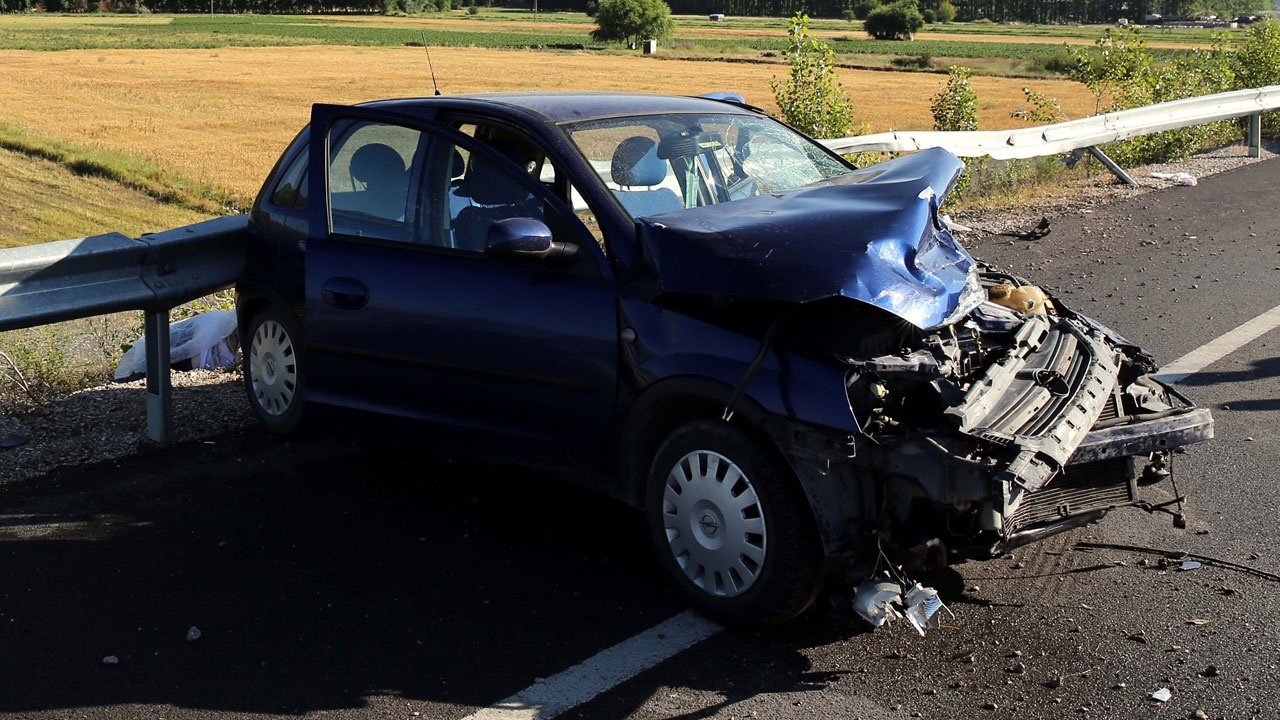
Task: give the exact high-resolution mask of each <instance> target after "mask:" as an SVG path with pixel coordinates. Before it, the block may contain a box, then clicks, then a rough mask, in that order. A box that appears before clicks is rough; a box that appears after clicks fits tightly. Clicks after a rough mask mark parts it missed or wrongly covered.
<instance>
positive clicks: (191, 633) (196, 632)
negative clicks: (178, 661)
mask: <svg viewBox="0 0 1280 720" xmlns="http://www.w3.org/2000/svg"><path fill="white" fill-rule="evenodd" d="M200 635H201V633H200V628H198V627H196V626H195V625H192V626H191V629H190V630H187V642H195V641H197V640H199V639H200Z"/></svg>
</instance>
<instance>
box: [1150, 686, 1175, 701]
mask: <svg viewBox="0 0 1280 720" xmlns="http://www.w3.org/2000/svg"><path fill="white" fill-rule="evenodd" d="M1150 697H1151V699H1152V700H1155V701H1156V702H1158V703H1166V702H1169V701H1170V700H1172V699H1173V693H1172V692H1170V690H1169V688H1160V689H1159V690H1157V691H1155V692H1153V693H1151V696H1150Z"/></svg>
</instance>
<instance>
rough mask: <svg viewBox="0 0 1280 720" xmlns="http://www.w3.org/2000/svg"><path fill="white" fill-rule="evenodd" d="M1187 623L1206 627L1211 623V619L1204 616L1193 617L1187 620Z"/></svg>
mask: <svg viewBox="0 0 1280 720" xmlns="http://www.w3.org/2000/svg"><path fill="white" fill-rule="evenodd" d="M1187 624H1188V625H1195V626H1196V627H1204V626H1205V625H1208V624H1209V621H1208V620H1205V619H1203V618H1191V619H1190V620H1188V621H1187Z"/></svg>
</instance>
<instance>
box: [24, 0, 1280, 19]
mask: <svg viewBox="0 0 1280 720" xmlns="http://www.w3.org/2000/svg"><path fill="white" fill-rule="evenodd" d="M535 1H536V3H537V7H538V9H540V10H564V11H574V12H587V11H590V10H594V8H595V7H596V5H597V0H212V9H214V10H216V11H217V12H219V13H262V14H271V13H291V14H292V13H303V14H328V13H367V14H378V13H392V14H399V13H404V14H415V13H422V12H433V11H440V10H448V9H451V8H452V9H456V8H459V7H467V6H471V5H481V6H494V7H513V8H532V7H534V2H535ZM917 1H918V3H919V6H920V10H922V11H925V10H931V9H933V10H936V9H937V6H938V5H940V3H941V0H917ZM858 2H859V0H668V1H667V4H668V5H669V6H670V7H671V12H672V13H674V14H677V15H711V14H715V13H723V14H725V15H730V16H766V17H790V16H792V15H794V14H795V13H797V12H804V13H807V14H808V15H809V16H810V17H823V18H839V17H847V16H848V14H849V13H850V12H851V11H852V9H853V7H854V6H855V5H856V4H857V3H858ZM951 2H952V4H954V6H955V8H956V20H959V21H971V20H983V19H986V20H990V21H992V22H1026V23H1073V22H1083V23H1111V22H1115V21H1117V20H1119V19H1121V18H1127V19H1130V20H1134V21H1141V20H1142V18H1144V17H1145V16H1147V15H1149V14H1153V13H1159V14H1163V15H1166V16H1186V15H1192V14H1194V13H1212V14H1215V15H1218V16H1219V17H1224V18H1231V17H1234V16H1236V15H1238V14H1241V13H1246V12H1250V11H1254V10H1257V9H1258V7H1257V6H1258V5H1259V4H1265V3H1264V2H1261V0H951ZM886 4H887V3H886ZM140 6H145V7H146V9H148V10H152V11H155V12H170V13H207V12H210V9H211V6H210V0H0V12H21V11H24V10H28V9H31V8H33V7H38V8H41V9H44V10H47V11H49V12H87V11H96V10H106V11H124V12H130V11H134V10H137V9H139V7H140Z"/></svg>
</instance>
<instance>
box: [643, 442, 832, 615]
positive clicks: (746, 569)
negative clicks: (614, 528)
mask: <svg viewBox="0 0 1280 720" xmlns="http://www.w3.org/2000/svg"><path fill="white" fill-rule="evenodd" d="M726 461H727V462H726ZM733 468H736V469H737V471H738V472H734V471H733ZM646 508H647V509H646V513H647V515H648V521H649V539H650V542H651V543H652V545H653V549H654V552H655V553H656V554H657V558H658V562H659V564H661V565H662V567H663V569H664V570H666V572H667V574H668V575H669V576H670V577H671V580H672V581H673V582H674V584H675V586H676V587H678V588H679V589H680V591H681V593H683V594H684V595H685V596H686V597H687V598H688V599H689V602H690V603H691V604H692V605H693V606H694V607H695V608H697V609H698V610H699V611H701V612H702V613H704V614H706V615H708V616H710V617H713V618H716V619H717V620H720V621H722V622H725V623H728V624H732V625H762V624H772V623H779V622H783V621H785V620H790V619H791V618H793V617H795V616H797V615H799V614H800V613H802V612H804V611H805V610H806V609H807V608H808V607H809V606H810V605H811V604H813V601H814V599H815V598H816V597H817V596H818V593H819V591H820V590H821V589H822V581H823V579H824V572H823V560H824V559H823V553H822V545H821V542H820V541H819V539H818V534H817V529H816V528H815V527H814V523H813V519H812V515H811V513H810V512H809V508H808V504H807V501H806V500H805V499H804V496H803V495H802V494H801V492H800V490H799V487H798V485H797V483H796V482H795V479H794V476H793V475H792V473H791V471H790V468H788V467H787V466H786V465H785V463H784V462H783V461H782V460H781V459H780V458H778V457H777V456H776V454H775V453H772V452H770V448H767V447H763V446H761V445H760V443H759V442H757V441H755V440H753V439H752V438H751V437H750V436H749V435H747V434H746V433H744V432H743V431H742V430H739V429H738V428H735V427H733V426H732V425H730V424H728V423H726V422H722V421H712V420H697V421H693V422H690V423H687V424H685V425H681V426H680V427H678V428H676V429H675V430H674V431H672V432H671V434H670V435H668V436H667V439H666V440H665V441H664V442H663V443H662V445H661V446H660V447H659V448H658V451H657V453H656V454H655V455H654V460H653V464H652V466H651V467H650V470H649V482H648V488H647V495H646Z"/></svg>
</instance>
